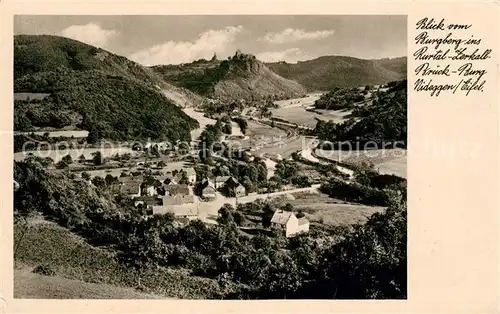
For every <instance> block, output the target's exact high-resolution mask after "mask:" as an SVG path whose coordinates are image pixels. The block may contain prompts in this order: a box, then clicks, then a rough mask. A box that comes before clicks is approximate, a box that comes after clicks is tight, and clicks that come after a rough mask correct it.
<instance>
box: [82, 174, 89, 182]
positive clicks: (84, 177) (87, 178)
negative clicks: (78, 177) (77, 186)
mask: <svg viewBox="0 0 500 314" xmlns="http://www.w3.org/2000/svg"><path fill="white" fill-rule="evenodd" d="M82 179H83V180H85V181H89V180H90V174H89V173H88V172H82Z"/></svg>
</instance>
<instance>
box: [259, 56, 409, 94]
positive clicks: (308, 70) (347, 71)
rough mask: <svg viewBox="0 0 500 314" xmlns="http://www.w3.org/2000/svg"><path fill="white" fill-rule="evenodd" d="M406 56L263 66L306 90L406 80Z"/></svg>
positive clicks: (328, 58)
mask: <svg viewBox="0 0 500 314" xmlns="http://www.w3.org/2000/svg"><path fill="white" fill-rule="evenodd" d="M406 62H407V61H406V57H402V58H393V59H379V60H364V59H358V58H353V57H344V56H323V57H319V58H316V59H313V60H308V61H303V62H300V61H299V62H297V63H295V64H294V63H286V62H275V63H266V65H267V66H268V67H269V68H270V69H271V70H272V71H274V72H276V73H277V74H279V75H280V76H282V77H284V78H287V79H290V80H294V81H297V82H298V83H300V84H301V85H302V86H304V87H306V88H307V90H308V91H328V90H331V89H332V88H334V87H358V86H362V85H377V84H386V83H388V82H391V81H396V80H401V79H405V78H406Z"/></svg>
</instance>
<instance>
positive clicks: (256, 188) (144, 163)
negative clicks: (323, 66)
mask: <svg viewBox="0 0 500 314" xmlns="http://www.w3.org/2000/svg"><path fill="white" fill-rule="evenodd" d="M363 89H364V87H360V91H363ZM379 89H380V90H382V86H373V87H372V89H371V90H370V91H368V93H366V92H365V102H366V101H370V100H371V95H372V93H373V92H376V91H377V90H379ZM321 95H322V94H321V93H312V94H308V95H305V97H301V98H297V99H289V100H286V101H271V100H266V101H261V102H254V103H244V102H243V101H241V102H240V103H230V105H227V102H221V101H216V100H210V99H209V101H208V102H206V103H205V104H204V105H203V106H201V107H198V108H193V107H192V106H184V107H182V109H183V111H185V112H186V113H187V114H189V115H190V116H192V117H193V118H195V119H196V120H197V121H198V122H199V123H200V127H199V128H197V129H195V130H192V131H191V142H189V143H187V142H183V143H166V142H152V141H136V142H132V143H112V142H109V143H101V145H100V146H98V147H92V148H89V147H88V145H87V146H83V148H80V149H78V143H79V141H81V138H79V137H74V136H72V137H71V138H68V137H64V139H65V140H66V145H67V146H69V147H63V149H60V148H61V147H60V146H56V149H55V150H51V151H48V152H47V153H48V154H45V155H44V154H43V151H37V152H35V154H33V152H23V154H25V155H23V156H21V157H20V158H25V157H30V156H33V155H37V156H39V157H42V156H44V157H43V158H44V160H45V164H46V167H47V169H48V170H50V171H55V172H58V171H69V172H71V173H73V174H74V175H75V176H76V177H78V178H81V180H84V181H87V182H91V183H93V184H94V185H96V186H99V185H101V186H106V187H107V188H109V189H110V190H111V191H112V194H113V195H114V197H119V196H120V197H126V198H128V199H129V201H130V203H131V204H133V206H134V207H135V208H136V209H137V210H138V211H142V212H144V214H145V216H146V217H149V216H153V215H163V214H167V213H169V214H171V215H173V217H174V218H175V220H176V221H177V222H178V223H179V224H184V225H186V224H188V223H189V221H192V220H197V219H199V220H201V221H203V222H204V223H207V224H216V223H217V218H218V217H219V210H220V209H221V207H223V206H224V205H226V204H228V205H230V206H233V207H237V206H238V204H245V203H251V202H255V201H256V200H259V199H261V200H265V201H267V200H273V199H279V198H280V197H281V198H284V200H281V201H282V202H284V203H283V204H286V203H287V201H286V198H287V197H288V198H289V199H294V198H295V196H297V195H299V194H300V195H305V194H311V193H312V194H316V195H317V194H318V188H319V187H320V185H321V183H323V182H325V180H328V179H329V178H331V177H337V178H340V179H341V180H344V181H346V182H349V181H352V180H353V179H354V177H353V175H354V172H353V171H352V170H351V169H349V168H350V166H349V165H344V166H341V165H340V164H339V163H338V162H335V163H333V162H334V161H333V160H330V159H329V157H328V156H325V157H323V155H324V154H325V152H324V151H322V150H320V149H316V147H317V145H318V143H319V141H318V139H317V138H316V137H314V136H312V137H311V136H307V134H308V133H310V132H311V131H312V128H311V127H312V126H311V124H310V123H311V121H316V120H317V119H318V117H320V118H321V119H331V118H332V117H334V116H332V114H333V115H335V114H337V115H338V114H340V117H342V115H345V113H341V112H339V111H335V110H323V111H321V109H316V110H315V109H314V107H313V106H314V103H315V102H316V101H317V100H318V99H319V98H320V97H321ZM322 115H324V116H325V117H323V116H322ZM315 119H316V120H315ZM48 133H49V134H48V135H47V134H46V135H45V137H46V138H48V137H49V136H50V132H48ZM58 134H59V133H58ZM63 135H65V134H63ZM86 135H88V134H86ZM86 135H85V136H86ZM207 137H208V138H212V141H214V142H217V143H216V144H218V145H220V147H219V148H218V149H213V151H211V152H208V153H207V152H206V151H204V148H203V145H205V144H208V146H210V145H214V143H213V142H210V143H208V142H206V138H207ZM204 141H205V142H204ZM68 142H69V145H68V144H67V143H68ZM61 143H63V142H60V141H57V139H56V145H61ZM212 147H214V146H212ZM68 148H69V149H68ZM202 153H204V154H205V155H203V154H202ZM332 163H333V164H332ZM346 166H347V168H346ZM277 167H279V168H280V169H281V170H280V171H277V170H276V168H277ZM331 167H333V168H331ZM332 170H334V171H333V172H332ZM294 195H295V196H294ZM319 199H320V201H319V203H320V204H322V205H325V204H323V203H324V202H325V201H324V200H323V199H321V197H319ZM278 202H280V201H278ZM340 203H342V202H340ZM322 207H324V208H328V205H325V206H322ZM257 216H259V215H257ZM308 216H309V217H311V218H312V217H313V216H314V214H313V215H308ZM327 216H330V214H329V213H328V214H327ZM334 216H335V215H334ZM249 217H250V220H252V221H253V223H249V224H247V225H246V226H242V227H246V229H245V230H248V225H251V226H252V227H253V228H256V229H274V230H279V233H282V234H283V235H285V236H286V237H292V236H294V235H297V234H300V233H307V232H308V231H309V228H310V221H309V220H308V219H307V217H304V214H303V213H299V212H298V210H293V207H291V208H290V207H289V208H288V210H286V209H285V210H282V209H280V210H276V211H275V212H274V213H273V217H272V218H271V219H270V220H271V221H270V222H271V226H269V227H270V228H264V227H263V223H262V217H255V215H249ZM327 219H328V218H327ZM315 220H318V219H317V216H316V219H315ZM322 220H323V218H320V220H319V221H322ZM317 222H318V221H316V222H315V224H316V225H317ZM339 223H340V222H339ZM320 225H321V224H320Z"/></svg>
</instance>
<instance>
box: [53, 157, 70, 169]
mask: <svg viewBox="0 0 500 314" xmlns="http://www.w3.org/2000/svg"><path fill="white" fill-rule="evenodd" d="M68 166H69V164H68V163H67V162H65V161H64V160H63V159H61V160H59V161H58V162H57V163H56V168H57V169H64V168H67V167H68Z"/></svg>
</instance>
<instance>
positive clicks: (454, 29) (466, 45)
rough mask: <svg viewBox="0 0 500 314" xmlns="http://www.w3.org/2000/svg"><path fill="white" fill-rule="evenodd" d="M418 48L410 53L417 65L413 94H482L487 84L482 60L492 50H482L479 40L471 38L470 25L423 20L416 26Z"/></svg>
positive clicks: (471, 27) (487, 56)
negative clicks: (414, 92)
mask: <svg viewBox="0 0 500 314" xmlns="http://www.w3.org/2000/svg"><path fill="white" fill-rule="evenodd" d="M416 29H417V30H418V31H420V32H419V33H418V35H417V36H416V37H415V44H416V45H418V46H419V48H418V49H417V50H416V51H415V52H414V53H413V58H414V60H416V61H418V65H417V67H416V68H415V69H414V74H415V75H416V76H417V79H416V81H415V82H414V84H413V90H414V91H416V92H426V93H429V94H430V96H435V97H437V96H440V95H442V94H444V93H452V94H456V93H463V94H465V95H466V96H469V95H470V94H471V93H475V92H482V91H483V90H484V86H485V85H486V84H487V81H486V78H485V75H486V73H488V71H487V70H486V68H485V67H484V66H485V64H484V63H485V62H484V61H485V60H487V59H490V58H491V52H492V50H491V49H489V48H484V47H482V39H481V38H480V37H477V36H475V34H473V32H472V31H473V25H472V24H454V23H448V22H446V21H445V19H441V20H435V19H434V18H428V17H425V18H423V19H421V20H420V21H418V22H417V23H416Z"/></svg>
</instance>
